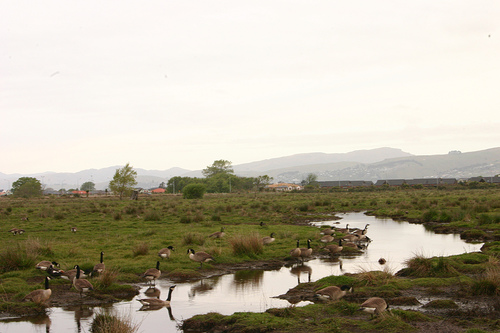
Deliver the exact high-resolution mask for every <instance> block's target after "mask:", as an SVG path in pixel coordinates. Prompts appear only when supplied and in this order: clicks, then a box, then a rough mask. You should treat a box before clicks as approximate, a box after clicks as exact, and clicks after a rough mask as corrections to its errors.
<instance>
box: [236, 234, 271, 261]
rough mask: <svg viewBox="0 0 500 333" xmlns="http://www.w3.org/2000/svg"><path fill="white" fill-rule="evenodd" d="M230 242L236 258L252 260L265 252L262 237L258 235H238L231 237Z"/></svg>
mask: <svg viewBox="0 0 500 333" xmlns="http://www.w3.org/2000/svg"><path fill="white" fill-rule="evenodd" d="M228 242H229V245H230V246H231V249H232V251H233V254H234V255H235V256H248V257H251V258H252V257H255V256H257V255H259V254H261V253H262V252H263V250H264V246H263V245H262V241H261V236H260V235H259V234H258V233H251V234H249V235H236V236H233V237H231V238H230V239H229V240H228Z"/></svg>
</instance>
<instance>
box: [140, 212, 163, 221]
mask: <svg viewBox="0 0 500 333" xmlns="http://www.w3.org/2000/svg"><path fill="white" fill-rule="evenodd" d="M144 221H153V222H158V221H161V214H160V213H159V212H158V211H157V210H155V209H152V210H148V211H147V212H146V214H145V215H144Z"/></svg>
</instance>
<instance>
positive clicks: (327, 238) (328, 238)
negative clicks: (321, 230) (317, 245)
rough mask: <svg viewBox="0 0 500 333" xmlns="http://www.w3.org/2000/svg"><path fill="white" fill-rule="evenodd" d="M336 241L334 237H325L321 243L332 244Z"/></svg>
mask: <svg viewBox="0 0 500 333" xmlns="http://www.w3.org/2000/svg"><path fill="white" fill-rule="evenodd" d="M334 240H335V237H333V236H332V235H325V236H323V237H321V239H320V241H321V242H322V243H330V242H333V241H334Z"/></svg>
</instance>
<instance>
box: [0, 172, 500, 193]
mask: <svg viewBox="0 0 500 333" xmlns="http://www.w3.org/2000/svg"><path fill="white" fill-rule="evenodd" d="M472 182H476V183H487V184H497V185H498V184H500V176H492V177H471V178H467V179H456V178H416V179H380V180H377V181H376V182H375V183H374V182H372V181H369V180H329V181H317V182H316V183H317V186H319V187H320V188H344V189H349V188H359V187H370V186H374V187H378V186H390V187H392V186H394V187H396V186H408V187H417V188H421V187H433V186H448V185H457V184H459V183H463V184H469V183H472ZM303 189H304V186H303V185H301V184H293V183H276V184H270V185H267V186H265V187H264V190H266V191H274V192H289V191H301V190H303ZM137 190H138V191H139V192H140V193H143V194H150V195H154V194H162V193H165V192H166V189H165V188H162V187H155V188H150V189H142V188H141V189H137ZM10 194H12V193H11V192H10V191H9V190H5V191H4V190H1V189H0V196H4V195H10ZM43 194H44V195H68V194H70V195H80V196H86V195H89V194H91V195H106V194H107V191H102V190H96V191H91V192H89V193H87V192H86V191H80V190H73V191H63V190H59V191H56V190H53V189H45V190H44V191H43Z"/></svg>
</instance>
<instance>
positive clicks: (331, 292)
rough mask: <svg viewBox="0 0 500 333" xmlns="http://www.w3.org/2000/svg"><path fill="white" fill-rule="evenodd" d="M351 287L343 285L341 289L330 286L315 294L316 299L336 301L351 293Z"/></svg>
mask: <svg viewBox="0 0 500 333" xmlns="http://www.w3.org/2000/svg"><path fill="white" fill-rule="evenodd" d="M352 292H353V290H352V287H351V286H347V285H343V286H341V287H337V286H330V287H326V288H323V289H320V290H318V291H317V292H316V295H315V296H316V297H317V298H319V299H321V300H327V299H330V301H337V300H339V299H341V298H342V297H344V296H345V295H346V294H347V293H352Z"/></svg>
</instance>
